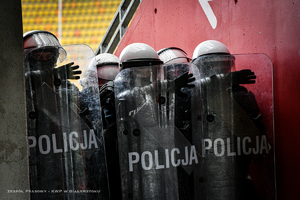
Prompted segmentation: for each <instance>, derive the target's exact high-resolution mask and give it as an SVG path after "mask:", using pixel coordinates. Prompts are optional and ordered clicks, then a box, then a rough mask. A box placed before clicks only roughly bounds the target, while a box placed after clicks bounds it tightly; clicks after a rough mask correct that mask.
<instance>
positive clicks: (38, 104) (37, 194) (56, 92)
mask: <svg viewBox="0 0 300 200" xmlns="http://www.w3.org/2000/svg"><path fill="white" fill-rule="evenodd" d="M64 49H65V50H66V52H67V57H66V59H65V60H64V61H63V62H62V63H59V61H58V60H57V56H58V52H57V49H55V48H51V47H42V48H39V49H35V50H33V51H32V52H30V53H28V54H27V56H26V57H25V60H24V63H25V69H26V74H25V76H26V95H27V113H28V120H27V121H28V142H29V153H30V156H29V166H30V189H31V191H30V192H31V199H39V200H40V199H47V200H48V199H80V200H81V199H108V198H109V194H108V184H107V183H108V181H107V173H106V171H107V170H106V158H105V149H104V139H103V135H102V134H103V133H102V120H101V110H100V100H99V90H98V81H97V72H96V69H94V70H93V69H88V70H87V66H88V63H89V61H90V60H91V59H92V58H93V57H94V53H93V51H92V50H91V48H90V47H88V46H86V45H71V46H65V47H64ZM79 70H80V71H81V72H82V74H80V73H78V72H79Z"/></svg>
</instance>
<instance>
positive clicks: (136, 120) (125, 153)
mask: <svg viewBox="0 0 300 200" xmlns="http://www.w3.org/2000/svg"><path fill="white" fill-rule="evenodd" d="M175 68H176V67H175ZM183 69H184V72H185V73H183V74H181V76H178V77H173V76H172V72H171V71H169V72H168V70H167V68H166V67H163V66H161V65H156V66H150V67H149V66H145V67H134V68H127V69H124V70H122V71H121V72H120V73H119V74H118V75H117V77H116V79H115V101H116V113H117V125H118V144H119V158H120V168H121V170H120V171H121V180H122V193H123V198H124V199H126V198H128V197H129V198H133V199H184V198H183V196H184V195H183V194H180V192H179V190H180V187H181V186H180V185H181V184H184V183H183V182H181V176H180V175H178V173H179V172H178V168H179V167H181V168H183V170H184V173H187V174H190V173H191V172H192V171H193V168H194V165H196V164H197V162H198V155H199V154H197V152H196V149H195V147H194V146H193V145H192V144H191V142H190V141H189V140H188V139H187V137H185V136H184V135H183V133H181V131H180V130H179V129H178V128H176V126H175V112H176V111H175V106H176V95H179V96H188V94H185V91H184V90H183V89H181V88H191V87H192V86H191V85H190V83H191V82H192V81H194V79H193V78H192V75H191V74H188V73H189V69H188V68H186V66H185V67H183ZM172 70H173V69H172ZM174 70H175V71H176V70H177V69H174ZM196 70H197V69H196ZM168 74H169V75H170V76H169V75H168ZM193 88H194V87H193ZM186 90H188V89H186ZM195 91H198V90H196V89H195Z"/></svg>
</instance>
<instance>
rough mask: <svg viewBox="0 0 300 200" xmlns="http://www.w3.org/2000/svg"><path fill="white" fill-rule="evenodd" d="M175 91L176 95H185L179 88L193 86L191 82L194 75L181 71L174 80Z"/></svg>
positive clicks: (193, 79)
mask: <svg viewBox="0 0 300 200" xmlns="http://www.w3.org/2000/svg"><path fill="white" fill-rule="evenodd" d="M174 81H175V93H176V94H177V95H181V96H182V95H183V96H186V94H185V93H183V92H182V91H181V88H189V89H190V88H194V87H195V85H194V84H191V83H192V82H194V81H195V77H193V74H189V73H188V72H185V73H183V74H182V75H180V76H178V77H177V78H176V79H175V80H174Z"/></svg>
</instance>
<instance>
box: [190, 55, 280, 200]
mask: <svg viewBox="0 0 300 200" xmlns="http://www.w3.org/2000/svg"><path fill="white" fill-rule="evenodd" d="M193 63H194V64H195V65H197V66H198V68H199V71H200V77H201V89H200V91H201V95H200V96H201V109H200V110H201V111H200V112H199V118H201V130H202V131H201V136H200V141H201V142H200V143H199V144H200V146H201V147H200V149H199V151H201V160H200V162H199V168H197V170H195V173H196V175H195V176H198V180H199V181H198V184H197V188H198V191H199V192H198V193H196V195H197V196H196V199H228V200H229V199H230V200H232V199H236V200H240V199H243V200H245V199H246V200H254V199H268V200H269V199H270V200H271V199H275V198H276V191H275V175H274V174H275V171H274V169H275V163H274V143H273V140H274V135H273V133H274V131H273V91H272V88H273V86H272V63H271V61H270V59H269V58H268V57H267V56H266V55H264V54H248V55H230V54H209V55H203V56H200V57H198V58H196V59H194V60H193ZM200 116H201V117H200Z"/></svg>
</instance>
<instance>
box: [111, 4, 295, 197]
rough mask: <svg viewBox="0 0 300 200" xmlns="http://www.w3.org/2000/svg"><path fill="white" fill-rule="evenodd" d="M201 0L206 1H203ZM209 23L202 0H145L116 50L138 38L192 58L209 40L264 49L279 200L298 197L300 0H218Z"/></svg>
mask: <svg viewBox="0 0 300 200" xmlns="http://www.w3.org/2000/svg"><path fill="white" fill-rule="evenodd" d="M200 1H202V0H200ZM208 3H209V5H210V7H211V8H212V10H213V13H214V15H215V16H216V20H217V25H216V27H215V28H213V27H212V25H211V24H210V23H209V21H208V18H207V17H206V15H205V13H204V11H203V9H202V7H201V5H200V3H199V1H198V0H164V1H162V0H143V1H142V2H141V5H140V7H139V8H138V10H137V12H136V15H135V17H134V18H133V20H132V22H131V25H130V26H129V28H128V30H127V32H126V34H125V36H124V38H123V39H122V41H121V42H120V44H119V46H118V49H117V50H116V52H115V54H116V55H117V56H119V54H120V52H121V51H122V49H123V48H124V47H125V46H127V45H128V44H130V43H133V42H143V43H147V44H149V45H150V46H152V47H153V48H154V49H155V50H160V49H162V48H165V47H170V46H176V47H180V48H182V49H184V50H185V51H186V52H187V53H188V54H189V55H190V57H192V53H193V51H194V49H195V47H196V46H197V45H198V44H199V43H200V42H202V41H204V40H208V39H214V40H219V41H221V42H223V43H224V44H225V45H226V46H227V47H228V48H229V49H230V51H231V53H232V54H241V53H264V54H267V55H268V56H269V57H270V58H271V61H272V63H273V67H274V77H273V78H274V111H275V112H274V115H275V136H276V143H275V144H276V171H277V194H278V199H298V196H299V186H300V184H299V179H300V159H299V158H300V155H299V152H300V134H299V131H298V124H300V117H299V116H300V108H299V106H297V104H298V103H299V102H300V86H299V85H298V84H299V80H298V77H300V66H299V63H300V38H299V36H300V1H299V0H298V1H296V0H272V1H271V0H251V1H246V0H222V1H221V0H214V1H209V2H208Z"/></svg>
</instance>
